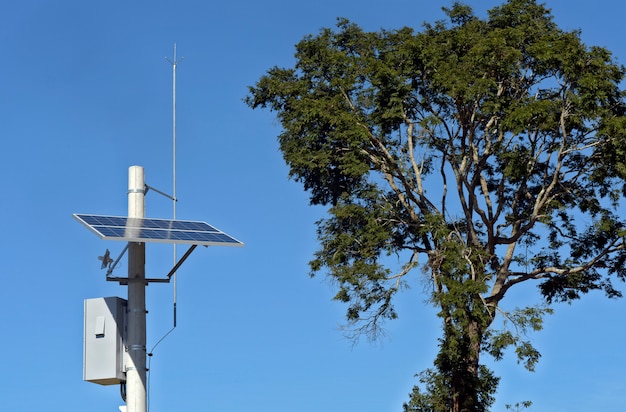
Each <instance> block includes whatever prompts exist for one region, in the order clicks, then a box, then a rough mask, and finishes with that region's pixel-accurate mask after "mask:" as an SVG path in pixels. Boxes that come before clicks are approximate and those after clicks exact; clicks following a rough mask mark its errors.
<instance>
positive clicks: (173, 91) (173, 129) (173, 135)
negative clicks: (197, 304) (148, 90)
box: [172, 43, 178, 327]
mask: <svg viewBox="0 0 626 412" xmlns="http://www.w3.org/2000/svg"><path fill="white" fill-rule="evenodd" d="M177 65H178V60H176V43H174V63H172V77H173V78H172V89H173V90H172V186H173V193H172V196H173V197H174V200H173V201H172V203H173V209H174V210H173V214H174V216H173V219H174V220H176V202H178V198H177V197H176V66H177ZM177 255H178V253H177V252H176V243H174V264H176V261H177ZM177 288H178V284H177V277H176V272H174V327H176V303H177V302H176V301H177V296H176V294H177V290H176V289H177Z"/></svg>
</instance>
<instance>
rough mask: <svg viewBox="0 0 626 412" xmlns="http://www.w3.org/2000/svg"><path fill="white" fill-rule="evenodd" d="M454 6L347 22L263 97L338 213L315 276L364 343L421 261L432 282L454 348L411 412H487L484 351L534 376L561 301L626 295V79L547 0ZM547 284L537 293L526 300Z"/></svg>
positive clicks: (431, 373) (255, 98) (299, 57)
mask: <svg viewBox="0 0 626 412" xmlns="http://www.w3.org/2000/svg"><path fill="white" fill-rule="evenodd" d="M444 11H445V13H446V14H447V17H448V19H447V20H446V21H438V22H435V23H434V24H425V25H424V27H423V29H422V30H421V31H419V32H415V31H414V30H412V29H411V28H402V29H399V30H392V31H388V30H380V31H378V32H366V31H363V30H362V29H361V28H360V27H358V26H357V25H355V24H354V23H351V22H350V21H347V20H345V19H340V20H339V21H338V24H337V27H336V29H323V30H322V31H321V32H320V33H319V34H317V35H310V36H307V37H305V38H304V39H303V40H302V41H301V42H299V43H298V44H297V45H296V54H295V58H296V63H295V67H293V68H279V67H274V68H272V69H270V70H269V71H268V72H267V73H266V74H265V75H264V76H262V77H261V78H260V80H259V81H258V82H257V83H256V85H254V86H252V87H250V90H249V94H248V96H247V97H246V103H247V104H248V105H249V106H251V107H252V108H259V107H261V108H269V109H270V110H273V111H274V112H275V113H276V114H277V116H278V119H279V120H280V122H281V124H282V132H281V133H280V135H279V136H278V140H279V143H280V149H281V151H282V153H283V156H284V159H285V161H286V163H287V164H288V166H289V168H290V169H289V170H290V171H289V174H290V177H291V178H293V179H295V180H297V181H299V182H302V183H303V185H304V188H305V190H307V191H309V193H310V201H311V203H312V204H315V205H326V206H328V215H327V217H326V218H324V219H322V220H320V221H319V222H318V232H317V233H318V238H319V242H320V248H319V250H318V251H317V252H316V254H315V256H314V259H313V260H312V261H311V263H310V265H311V269H312V271H311V274H312V275H314V274H316V273H318V272H325V273H327V274H328V276H329V277H330V278H331V279H333V280H334V281H335V283H336V286H337V290H338V291H337V294H336V296H335V299H336V300H338V301H341V302H345V303H346V304H347V306H348V309H347V320H348V323H349V325H350V326H351V330H352V331H353V332H354V333H355V336H358V335H362V334H366V335H367V336H369V337H376V336H377V335H378V334H379V333H380V331H381V329H380V327H381V325H382V323H383V322H384V321H385V320H388V319H394V318H396V317H397V313H396V311H395V309H394V305H393V302H394V300H393V298H394V296H395V295H396V294H397V293H398V291H400V290H401V289H402V288H403V287H405V286H408V285H409V283H410V282H409V279H410V277H409V274H410V273H414V272H415V271H414V269H418V268H421V270H422V273H423V274H424V275H423V277H424V278H426V279H428V281H429V282H430V284H432V293H431V294H430V296H429V299H430V301H431V302H432V304H433V305H434V306H435V307H436V308H437V310H438V316H439V317H440V318H441V321H442V329H443V334H442V337H441V339H440V341H439V349H440V351H439V354H438V356H437V358H436V359H435V362H434V366H433V368H432V369H429V370H426V371H425V372H423V373H422V374H421V375H420V382H421V384H422V385H421V388H420V387H419V386H416V387H415V389H414V391H413V393H412V394H411V398H410V401H409V402H408V403H407V404H405V405H404V409H405V411H437V412H439V411H453V412H459V411H485V410H488V409H489V407H490V405H492V403H493V401H494V394H495V390H496V387H497V384H498V381H499V378H497V377H495V376H494V375H493V373H492V372H491V371H490V370H489V369H488V368H487V367H485V366H484V365H483V364H482V363H481V362H480V359H481V355H483V354H489V355H491V356H493V357H494V358H495V359H500V358H501V357H502V356H503V354H504V353H505V351H506V350H507V349H512V350H514V351H515V353H516V355H517V357H518V359H519V361H520V362H521V363H523V364H524V366H525V367H526V368H528V369H529V370H533V368H534V366H535V364H536V362H537V361H538V359H539V357H540V354H539V352H538V351H537V350H536V349H535V348H534V347H533V346H532V344H531V343H530V342H529V341H528V339H527V332H532V331H537V330H540V329H541V328H542V320H543V318H544V316H545V315H546V314H547V313H550V312H551V309H550V304H551V303H553V302H561V301H572V300H575V299H578V298H580V297H581V296H582V295H584V294H586V293H587V292H589V291H592V290H603V291H604V292H606V294H607V295H608V296H609V297H618V296H621V294H620V292H619V291H618V290H616V289H615V288H614V287H613V284H612V280H615V279H619V280H624V277H625V276H626V269H625V265H624V263H625V261H626V252H625V247H624V235H625V231H624V223H623V222H622V221H621V220H620V219H619V217H618V216H617V214H616V209H617V207H618V206H619V204H620V202H621V200H622V198H623V195H624V193H625V186H624V179H623V177H624V173H625V170H626V168H625V166H624V153H625V147H624V146H625V144H624V142H625V141H626V139H625V136H624V134H625V130H626V117H625V116H624V114H625V109H626V105H625V104H624V99H623V94H622V92H621V90H620V87H619V84H620V82H621V81H622V80H623V78H624V73H625V72H624V69H623V67H621V66H620V65H618V64H616V63H615V62H614V61H613V59H612V57H611V54H610V53H609V52H608V51H607V50H605V49H603V48H600V47H588V46H586V45H585V44H583V43H582V42H581V39H580V33H579V32H568V31H563V30H561V29H560V28H559V27H558V26H557V25H556V24H555V23H554V21H553V18H552V15H551V14H550V11H549V10H548V9H546V8H545V7H544V6H542V5H539V4H537V3H536V2H535V1H534V0H509V1H507V2H506V3H504V4H502V5H501V6H499V7H495V8H493V9H492V10H490V11H489V12H488V16H487V17H486V18H484V19H481V18H478V17H477V16H475V15H474V14H473V11H472V9H471V8H470V7H468V6H465V5H462V4H454V5H453V6H452V7H451V8H449V9H445V8H444ZM418 273H419V272H418ZM413 279H415V277H413ZM529 282H533V283H535V284H536V285H537V286H538V294H537V297H536V298H529V303H528V306H526V307H522V308H516V309H508V308H507V307H506V306H505V305H504V303H505V302H506V300H505V297H506V296H507V294H508V293H509V291H510V290H511V288H514V287H517V286H518V285H521V284H525V283H529ZM537 302H539V303H537Z"/></svg>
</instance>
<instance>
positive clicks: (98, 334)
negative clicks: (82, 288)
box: [83, 297, 127, 385]
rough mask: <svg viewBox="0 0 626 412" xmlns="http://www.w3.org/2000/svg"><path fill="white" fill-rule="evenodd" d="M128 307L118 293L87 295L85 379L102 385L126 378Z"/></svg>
mask: <svg viewBox="0 0 626 412" xmlns="http://www.w3.org/2000/svg"><path fill="white" fill-rule="evenodd" d="M126 307H127V301H126V300H125V299H122V298H118V297H108V298H95V299H85V329H84V330H85V336H84V347H83V349H84V350H83V355H84V359H83V380H85V381H88V382H93V383H98V384H100V385H115V384H118V383H122V382H124V381H126V374H125V364H124V358H125V348H124V342H125V340H126Z"/></svg>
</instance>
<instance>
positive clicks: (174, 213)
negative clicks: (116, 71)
mask: <svg viewBox="0 0 626 412" xmlns="http://www.w3.org/2000/svg"><path fill="white" fill-rule="evenodd" d="M165 60H167V61H168V62H169V63H170V64H171V65H172V186H173V188H172V197H173V199H172V203H173V215H174V216H173V219H174V220H176V203H177V202H178V197H177V196H176V66H178V63H180V62H181V61H183V59H182V58H181V59H180V60H177V58H176V43H174V60H170V59H169V58H167V57H166V58H165ZM177 257H178V256H177V253H176V244H174V264H176V261H177ZM173 279H174V327H176V301H177V296H176V290H177V287H176V286H177V284H176V272H174V274H173Z"/></svg>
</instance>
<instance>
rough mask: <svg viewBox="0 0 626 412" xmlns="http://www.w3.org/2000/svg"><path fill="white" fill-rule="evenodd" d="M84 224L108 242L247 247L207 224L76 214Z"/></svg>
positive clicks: (188, 221) (75, 216) (190, 221)
mask: <svg viewBox="0 0 626 412" xmlns="http://www.w3.org/2000/svg"><path fill="white" fill-rule="evenodd" d="M74 218H76V219H77V220H78V221H79V222H80V223H82V224H83V225H85V226H87V228H89V229H90V230H91V231H92V232H94V233H95V234H96V235H98V236H99V237H100V238H102V239H105V240H123V241H126V242H160V243H184V244H192V245H205V246H243V243H242V242H240V241H238V240H237V239H235V238H234V237H232V236H230V235H227V234H226V233H224V232H222V231H221V230H219V229H217V228H215V227H213V226H211V225H209V224H208V223H205V222H200V221H192V220H168V219H143V218H129V217H122V216H99V215H81V214H75V215H74Z"/></svg>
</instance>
